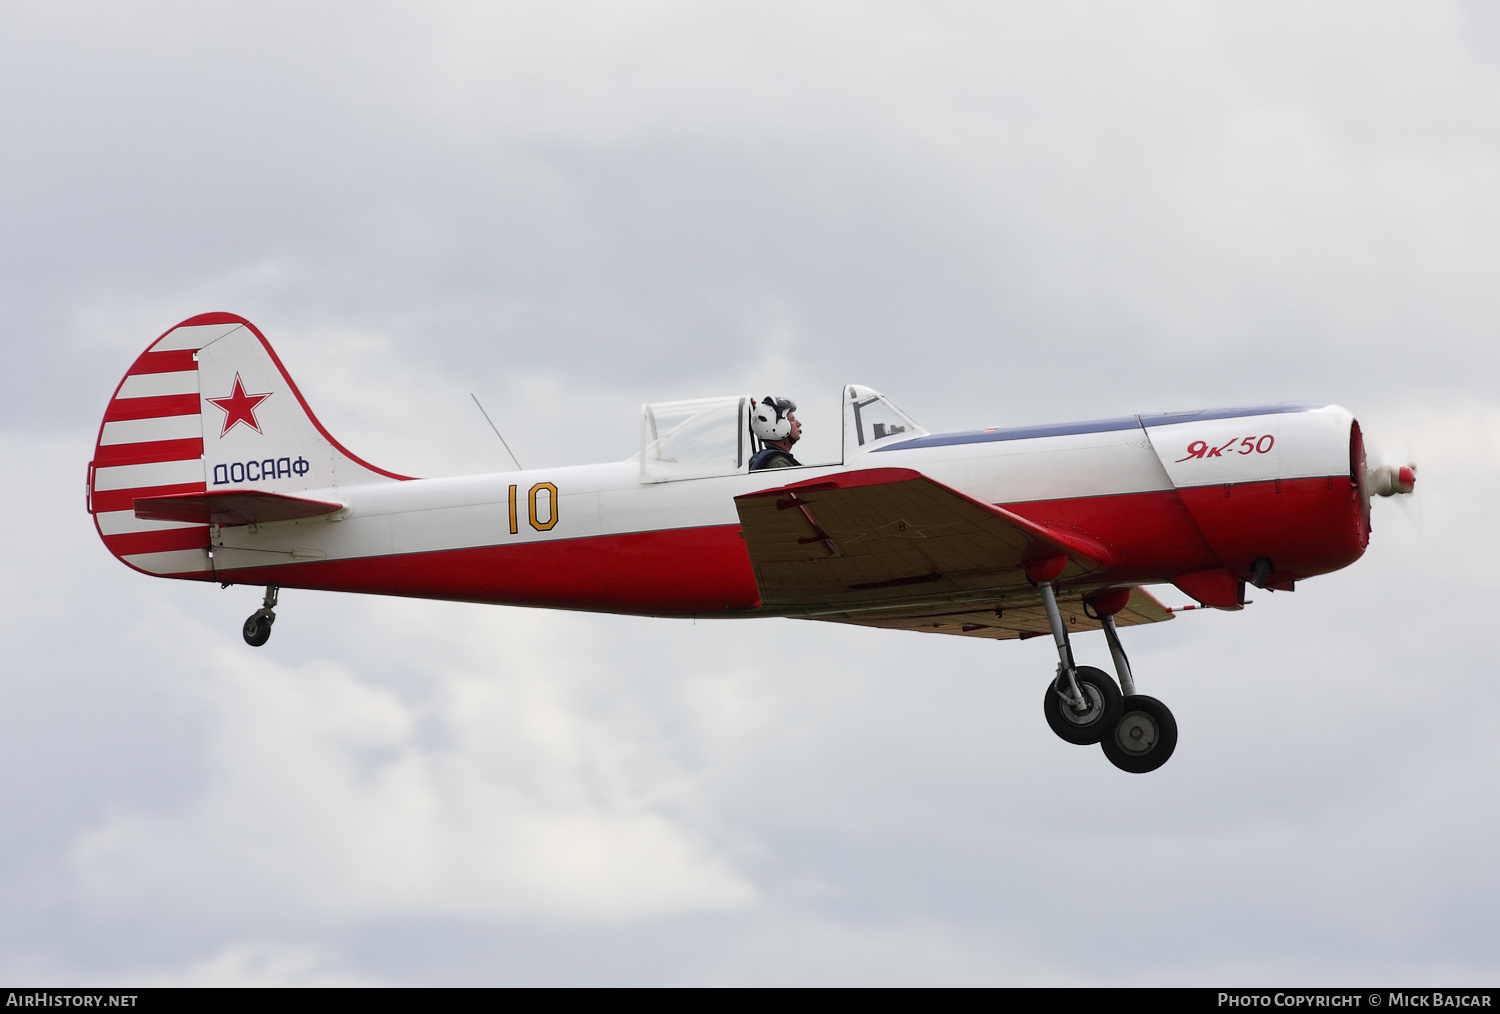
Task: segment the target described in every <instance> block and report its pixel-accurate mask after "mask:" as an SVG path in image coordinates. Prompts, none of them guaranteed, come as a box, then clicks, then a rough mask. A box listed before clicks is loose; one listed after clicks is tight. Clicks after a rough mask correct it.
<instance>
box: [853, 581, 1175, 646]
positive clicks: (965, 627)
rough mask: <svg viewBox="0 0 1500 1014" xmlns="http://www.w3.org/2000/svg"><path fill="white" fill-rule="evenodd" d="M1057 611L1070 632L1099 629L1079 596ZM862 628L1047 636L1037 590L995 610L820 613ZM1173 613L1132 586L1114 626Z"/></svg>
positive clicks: (1061, 602) (1063, 598) (1061, 599)
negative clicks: (830, 614) (860, 613)
mask: <svg viewBox="0 0 1500 1014" xmlns="http://www.w3.org/2000/svg"><path fill="white" fill-rule="evenodd" d="M1057 606H1058V610H1059V611H1060V612H1061V613H1062V617H1063V622H1064V623H1065V624H1067V626H1068V630H1069V631H1070V632H1071V633H1075V634H1076V633H1080V632H1082V631H1086V630H1098V629H1100V624H1099V621H1098V619H1096V618H1095V617H1094V616H1093V615H1091V613H1092V612H1093V610H1090V609H1085V607H1084V604H1083V598H1082V596H1080V595H1059V596H1058V598H1057ZM825 618H826V619H830V620H838V621H840V622H843V623H857V624H859V625H860V626H864V627H886V628H889V629H892V630H920V631H923V632H925V633H929V634H959V635H961V636H964V637H987V638H990V639H992V640H999V641H1004V640H1011V639H1014V638H1027V637H1045V636H1051V634H1052V628H1051V627H1049V626H1048V625H1047V611H1046V609H1045V608H1043V606H1042V597H1041V595H1039V594H1037V593H1036V592H1034V591H1033V592H1032V593H1031V594H1030V595H1029V596H1021V597H1014V598H1008V599H1007V600H1006V601H1005V602H1004V603H1003V604H1002V605H1001V606H1000V607H999V608H993V609H970V610H968V611H948V612H939V611H915V612H897V613H890V612H886V613H879V614H866V615H863V616H852V617H837V616H829V617H825ZM1172 618H1173V617H1172V611H1171V610H1170V609H1168V608H1167V607H1166V606H1164V605H1162V604H1161V603H1160V602H1159V601H1157V599H1156V597H1155V596H1154V595H1152V594H1151V593H1150V592H1148V591H1146V589H1144V588H1132V589H1131V591H1130V599H1129V601H1128V602H1126V604H1125V608H1124V609H1121V610H1120V611H1119V612H1118V613H1115V626H1117V627H1131V626H1135V625H1137V624H1140V623H1160V622H1161V621H1162V620H1170V619H1172Z"/></svg>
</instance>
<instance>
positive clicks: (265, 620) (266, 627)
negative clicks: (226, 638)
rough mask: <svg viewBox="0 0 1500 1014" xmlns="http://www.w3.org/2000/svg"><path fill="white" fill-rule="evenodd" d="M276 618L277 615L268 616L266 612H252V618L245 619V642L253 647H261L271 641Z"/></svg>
mask: <svg viewBox="0 0 1500 1014" xmlns="http://www.w3.org/2000/svg"><path fill="white" fill-rule="evenodd" d="M275 619H276V617H275V616H268V615H266V614H265V613H264V612H256V613H252V614H251V616H250V618H249V619H248V620H246V621H245V629H244V630H243V631H242V633H243V634H244V635H245V643H246V644H248V645H249V646H250V647H252V648H259V647H260V646H261V645H263V644H265V643H266V642H267V641H269V640H270V639H271V624H272V622H274V621H275Z"/></svg>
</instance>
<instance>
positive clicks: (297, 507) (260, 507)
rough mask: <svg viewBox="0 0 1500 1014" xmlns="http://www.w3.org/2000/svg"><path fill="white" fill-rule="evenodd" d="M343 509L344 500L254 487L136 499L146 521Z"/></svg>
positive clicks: (252, 518) (222, 520)
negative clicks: (328, 499) (311, 497)
mask: <svg viewBox="0 0 1500 1014" xmlns="http://www.w3.org/2000/svg"><path fill="white" fill-rule="evenodd" d="M343 509H344V505H343V504H341V503H331V502H329V501H327V500H308V499H305V498H303V497H300V496H286V495H285V494H282V493H263V492H261V491H259V490H254V489H235V490H224V491H222V492H218V493H182V494H178V495H176V496H147V497H138V498H136V500H135V516H136V517H138V518H144V519H146V520H147V521H187V522H192V523H195V524H200V525H221V526H223V527H225V528H232V527H234V526H236V525H258V524H263V523H265V522H267V521H293V520H296V519H297V518H315V517H319V516H321V515H323V514H332V513H333V512H334V511H339V510H343Z"/></svg>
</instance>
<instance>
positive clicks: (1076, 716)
mask: <svg viewBox="0 0 1500 1014" xmlns="http://www.w3.org/2000/svg"><path fill="white" fill-rule="evenodd" d="M1037 587H1038V589H1039V590H1040V591H1041V593H1042V605H1043V607H1044V608H1045V609H1046V611H1047V624H1048V625H1049V626H1050V627H1051V628H1052V640H1053V642H1054V643H1055V644H1056V645H1057V659H1058V661H1057V678H1056V679H1054V680H1053V681H1052V683H1051V685H1049V686H1048V687H1047V696H1046V699H1045V700H1044V701H1043V709H1044V711H1045V713H1046V715H1047V724H1048V725H1049V726H1051V727H1052V731H1053V732H1055V733H1057V735H1058V736H1059V737H1060V738H1062V739H1064V740H1066V741H1067V742H1069V743H1076V744H1078V745H1080V746H1088V745H1090V744H1093V743H1098V744H1099V746H1100V748H1101V749H1102V750H1103V751H1104V756H1106V757H1108V758H1109V761H1110V763H1111V764H1113V765H1114V766H1115V767H1117V768H1119V769H1120V770H1121V771H1130V772H1133V773H1137V774H1140V773H1144V772H1147V771H1155V770H1156V769H1157V768H1159V767H1161V766H1162V765H1163V764H1165V763H1166V762H1167V758H1169V757H1171V756H1172V751H1173V750H1175V749H1176V748H1177V720H1176V719H1174V718H1173V717H1172V712H1171V711H1170V710H1168V708H1167V706H1166V705H1165V704H1163V703H1162V702H1161V701H1158V700H1157V699H1156V698H1154V697H1147V696H1146V695H1144V694H1138V693H1136V692H1135V675H1134V674H1133V673H1132V672H1131V671H1130V659H1129V658H1127V657H1126V655H1125V648H1124V646H1123V645H1121V644H1120V635H1119V634H1118V633H1117V632H1116V630H1115V617H1114V614H1115V613H1117V612H1119V611H1120V609H1122V608H1123V607H1124V605H1125V603H1126V601H1127V600H1128V595H1126V594H1125V593H1123V592H1122V593H1120V595H1119V597H1118V598H1117V600H1116V601H1107V600H1106V598H1105V597H1101V598H1100V599H1099V600H1096V601H1095V602H1094V603H1093V605H1094V608H1095V610H1096V612H1097V613H1098V619H1099V624H1100V626H1102V627H1103V628H1104V639H1105V640H1106V641H1108V642H1109V654H1110V657H1111V658H1113V659H1114V663H1115V674H1116V675H1117V676H1119V678H1120V684H1119V686H1118V687H1116V686H1115V681H1114V680H1112V679H1110V678H1109V674H1108V673H1106V672H1104V671H1103V670H1102V669H1095V668H1093V667H1092V666H1086V665H1084V666H1080V665H1075V664H1074V662H1073V646H1072V644H1071V643H1070V642H1069V640H1068V628H1067V626H1066V624H1064V623H1063V618H1062V611H1061V610H1060V609H1058V607H1057V594H1056V592H1055V591H1054V589H1053V587H1052V582H1051V581H1042V582H1038V585H1037ZM1110 598H1113V596H1111V597H1110ZM1111 606H1113V608H1110V607H1111ZM1122 690H1123V691H1124V694H1123V696H1122V694H1121V691H1122Z"/></svg>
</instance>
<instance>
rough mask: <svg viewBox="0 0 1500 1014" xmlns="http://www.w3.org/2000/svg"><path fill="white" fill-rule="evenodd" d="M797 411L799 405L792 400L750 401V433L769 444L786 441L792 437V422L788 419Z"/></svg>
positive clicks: (769, 398)
mask: <svg viewBox="0 0 1500 1014" xmlns="http://www.w3.org/2000/svg"><path fill="white" fill-rule="evenodd" d="M795 411H797V403H796V402H795V401H793V400H792V399H790V398H771V397H766V398H762V399H761V400H760V401H759V402H757V401H756V400H755V399H754V398H752V399H750V432H751V433H754V434H755V435H756V436H757V437H760V439H762V440H764V441H767V442H768V443H769V442H772V441H780V440H785V439H786V438H787V437H789V436H791V435H792V421H791V419H789V418H787V417H788V416H789V415H791V414H792V413H793V412H795Z"/></svg>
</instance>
